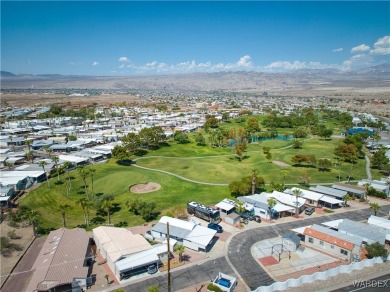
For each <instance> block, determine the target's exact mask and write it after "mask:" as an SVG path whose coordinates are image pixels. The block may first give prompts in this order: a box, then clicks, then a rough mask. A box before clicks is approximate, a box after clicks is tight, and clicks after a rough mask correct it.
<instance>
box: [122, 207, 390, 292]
mask: <svg viewBox="0 0 390 292" xmlns="http://www.w3.org/2000/svg"><path fill="white" fill-rule="evenodd" d="M389 210H390V205H386V206H382V208H381V210H380V213H379V214H378V215H385V214H387V213H388V211H389ZM370 215H372V211H371V210H369V209H363V210H353V211H350V212H344V213H338V214H331V215H327V216H321V217H313V218H308V219H304V220H298V221H294V222H289V223H282V224H277V225H272V226H264V227H258V228H255V229H250V230H247V231H244V232H242V233H239V234H237V235H236V236H234V237H233V238H232V240H231V242H230V244H229V247H228V253H227V257H228V259H229V261H230V262H231V263H232V264H233V266H234V268H235V269H236V271H237V272H238V274H239V275H237V276H241V278H242V279H243V280H244V281H245V282H246V284H247V285H248V286H249V287H250V288H251V289H253V290H254V289H256V288H257V287H259V286H266V285H270V284H272V283H273V282H275V281H274V280H273V279H272V278H271V277H270V276H268V274H267V273H266V272H265V271H264V270H263V269H262V268H261V267H260V265H259V264H258V263H257V262H256V260H255V259H254V258H253V257H252V255H251V252H250V250H251V247H252V245H253V244H254V243H255V242H257V241H260V240H264V239H269V238H273V237H277V236H278V235H282V234H283V233H284V232H286V231H287V230H289V229H292V228H297V227H302V226H305V225H311V224H315V223H316V224H319V223H321V222H325V221H329V220H335V219H342V218H348V219H351V220H355V221H361V220H365V219H367V218H368V217H369V216H370ZM220 271H221V272H224V273H227V274H230V275H234V274H235V272H234V271H233V269H232V268H231V267H230V266H229V264H228V262H227V261H226V259H225V257H219V258H216V259H215V260H210V261H207V262H205V263H203V264H198V265H193V266H190V267H188V268H184V269H180V270H177V271H175V272H173V273H172V291H177V290H180V289H184V288H186V287H190V286H193V285H196V284H197V283H201V282H204V281H208V280H210V276H211V275H215V274H216V273H217V272H220ZM156 284H157V285H159V286H160V288H161V291H166V290H167V276H166V274H164V275H162V276H158V277H154V278H149V279H146V280H142V281H140V282H138V283H133V284H129V285H127V286H124V287H123V289H125V290H126V291H146V290H147V288H148V287H149V286H151V285H156ZM115 288H116V289H118V287H115Z"/></svg>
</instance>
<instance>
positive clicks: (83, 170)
mask: <svg viewBox="0 0 390 292" xmlns="http://www.w3.org/2000/svg"><path fill="white" fill-rule="evenodd" d="M77 171H78V172H79V174H80V176H81V179H82V180H83V183H84V189H85V195H86V196H87V198H88V199H89V195H88V189H87V177H88V170H87V169H86V168H85V166H83V165H81V166H77Z"/></svg>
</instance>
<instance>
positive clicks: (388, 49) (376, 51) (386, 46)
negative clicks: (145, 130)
mask: <svg viewBox="0 0 390 292" xmlns="http://www.w3.org/2000/svg"><path fill="white" fill-rule="evenodd" d="M370 54H372V55H389V54H390V36H388V35H387V36H384V37H382V38H379V39H378V40H377V41H376V43H375V44H374V48H373V49H372V50H371V51H370Z"/></svg>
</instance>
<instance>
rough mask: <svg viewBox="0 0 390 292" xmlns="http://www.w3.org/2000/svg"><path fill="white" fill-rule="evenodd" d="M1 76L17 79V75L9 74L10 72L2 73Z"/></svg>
mask: <svg viewBox="0 0 390 292" xmlns="http://www.w3.org/2000/svg"><path fill="white" fill-rule="evenodd" d="M0 76H1V77H16V76H17V75H15V74H13V73H11V72H8V71H0Z"/></svg>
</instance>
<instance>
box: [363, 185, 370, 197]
mask: <svg viewBox="0 0 390 292" xmlns="http://www.w3.org/2000/svg"><path fill="white" fill-rule="evenodd" d="M363 187H364V188H365V189H366V192H365V193H364V195H365V199H366V200H367V195H368V191H369V190H370V187H371V185H370V184H369V183H365V184H364V185H363Z"/></svg>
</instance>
